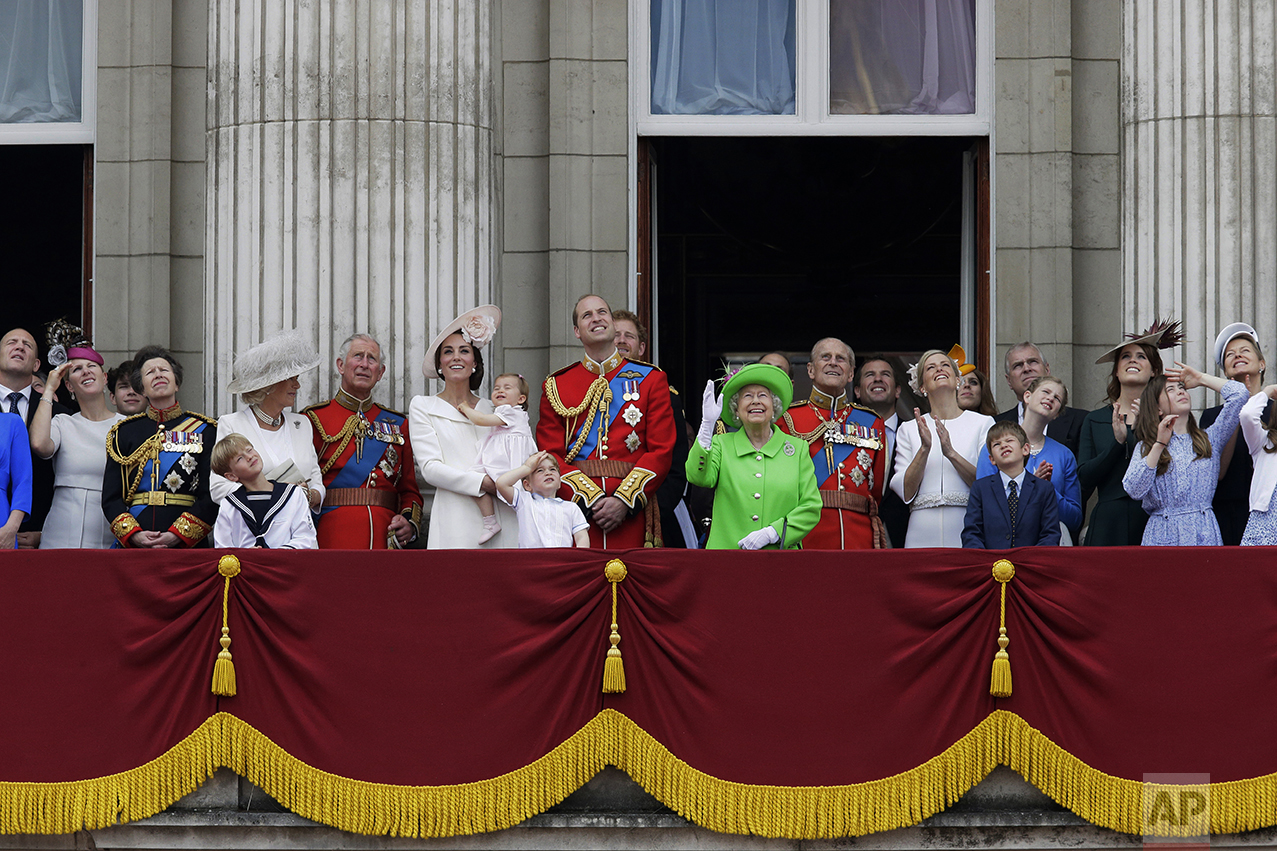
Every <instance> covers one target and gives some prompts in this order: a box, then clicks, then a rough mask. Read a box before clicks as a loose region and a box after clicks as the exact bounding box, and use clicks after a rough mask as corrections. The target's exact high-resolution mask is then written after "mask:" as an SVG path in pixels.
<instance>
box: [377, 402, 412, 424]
mask: <svg viewBox="0 0 1277 851" xmlns="http://www.w3.org/2000/svg"><path fill="white" fill-rule="evenodd" d="M377 407H378V408H381V409H382V410H383V411H385V412H386V413H387V414H394V415H395V416H396V417H403V419H404V422H407V421H408V415H407V414H405V413H404V412H403V411H396V410H395V409H394V408H387V407H386V406H385V405H378V406H377Z"/></svg>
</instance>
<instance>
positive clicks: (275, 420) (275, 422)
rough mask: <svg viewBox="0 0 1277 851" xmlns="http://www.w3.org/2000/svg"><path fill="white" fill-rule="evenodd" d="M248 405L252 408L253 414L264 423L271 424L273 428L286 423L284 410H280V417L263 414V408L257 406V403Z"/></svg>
mask: <svg viewBox="0 0 1277 851" xmlns="http://www.w3.org/2000/svg"><path fill="white" fill-rule="evenodd" d="M248 407H249V408H250V409H251V410H252V412H253V415H254V416H255V417H257V419H258V420H260V421H261V422H262V423H263V424H265V425H268V426H270V427H271V428H279V427H280V426H282V425H283V424H284V412H283V411H280V412H279V416H278V417H268V416H266V415H265V414H263V413H262V409H261V408H259V407H257V406H256V405H249V406H248Z"/></svg>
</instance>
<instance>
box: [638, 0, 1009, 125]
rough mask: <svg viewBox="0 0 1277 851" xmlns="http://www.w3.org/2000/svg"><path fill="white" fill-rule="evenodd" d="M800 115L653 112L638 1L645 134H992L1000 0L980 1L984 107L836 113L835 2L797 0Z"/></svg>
mask: <svg viewBox="0 0 1277 851" xmlns="http://www.w3.org/2000/svg"><path fill="white" fill-rule="evenodd" d="M796 3H797V6H796V10H795V30H796V32H795V53H796V55H797V63H796V66H795V72H796V77H797V80H796V88H797V92H798V96H797V100H796V102H795V104H794V114H793V115H660V114H653V113H652V94H651V88H652V82H651V80H652V77H651V67H652V64H651V63H652V39H651V20H652V16H651V2H650V0H630V57H631V58H632V60H633V61H632V64H631V68H630V111H631V115H633V117H634V120H635V127H634V130H635V131H636V132H637V134H638V135H640V136H773V135H774V136H785V135H792V136H915V135H919V136H988V135H989V134H990V132H991V130H992V120H993V0H976V20H975V28H976V29H975V34H976V53H975V66H976V67H975V76H976V111H975V112H974V113H968V114H966V115H832V114H830V112H829V0H796Z"/></svg>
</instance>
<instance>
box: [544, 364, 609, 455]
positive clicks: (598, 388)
mask: <svg viewBox="0 0 1277 851" xmlns="http://www.w3.org/2000/svg"><path fill="white" fill-rule="evenodd" d="M545 396H546V398H547V399H549V400H550V407H551V408H552V409H554V412H555V413H556V414H558V415H559V416H561V417H563V427H564V431H565V432H566V433H571V431H572V426H573V420H574V419H575V418H576V417H578V416H580V414H581V413H582V412H583V411H585V410H586V408H589V413H588V414H586V417H585V422H586V423H593V422H594V415H595V414H596V413H597V412H598V410H599V403H600V402H601V403H602V404H603V419H602V420H601V421H600V422H599V437H602V436H603V433H604V429H605V428H606V422H607V412H608V405H609V404H610V403H611V401H612V388H611V386H610V385H609V384H608V383H607V379H606V378H604V377H603V376H601V375H600V376H599V377H598V378H596V379H594V381H593V383H591V384H590V387H589V389H588V390H586V391H585V398H584V399H582V400H581V404H580V405H577V406H576V407H575V408H569V407H567V406H565V405H564V404H563V400H562V399H560V398H559V388H558V384H557V382H555V380H554V376H553V375H551V376H550V377H549V378H547V379H546V380H545ZM589 434H590V429H589V426H588V425H586V426H585V427H583V428H582V429H581V434H580V436H579V437H578V438H577V439H576V442H574V443H573V444H572V447H571V448H570V449H569V450H568V451H567V454H566V455H564V456H563V457H564V460H565V461H571V460H572V459H573V458H575V457H576V453H578V452H580V451H581V445H582V444H584V443H585V438H586V437H588V436H589Z"/></svg>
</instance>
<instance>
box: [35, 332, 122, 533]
mask: <svg viewBox="0 0 1277 851" xmlns="http://www.w3.org/2000/svg"><path fill="white" fill-rule="evenodd" d="M66 354H67V361H66V362H65V363H63V364H61V365H60V366H58V367H57V368H56V369H54V370H53V371H52V372H50V373H49V379H48V381H47V382H46V383H45V385H44V392H43V394H42V395H41V396H40V401H39V403H37V407H36V411H35V413H34V414H33V415H32V416H31V450H32V451H33V452H35V454H36V455H38V456H40V457H41V458H44V459H45V460H48V459H50V458H52V459H53V505H52V506H51V507H50V508H49V515H48V517H47V518H46V519H45V521H44V533H43V534H42V535H41V537H40V548H41V549H65V548H72V547H84V548H91V549H110V547H111V545H112V544H113V543H115V535H113V534H112V533H111V527H110V525H109V524H108V523H107V522H106V517H104V516H103V514H102V472H103V470H105V469H106V435H107V432H109V431H110V430H111V426H113V425H115V424H116V423H117V422H119V421H120V420H122V419H124V417H122V416H120V415H119V414H117V413H115V412H114V411H112V410H111V409H110V408H108V407H107V404H106V392H107V386H106V372H104V371H103V369H102V365H103V362H102V356H101V355H99V354H98V353H97V352H95V351H94V350H93V347H92V346H91V345H89V344H88V343H87V342H79V343H78V344H76V345H72V346H70V347H69V348H67V350H66ZM63 383H65V384H66V386H67V389H68V390H70V391H71V395H72V397H73V398H74V399H75V400H76V401H77V402H79V404H80V412H79V413H78V414H58V415H57V416H54V415H53V403H54V400H55V399H56V398H57V392H58V388H59V387H60V386H62V384H63Z"/></svg>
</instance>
